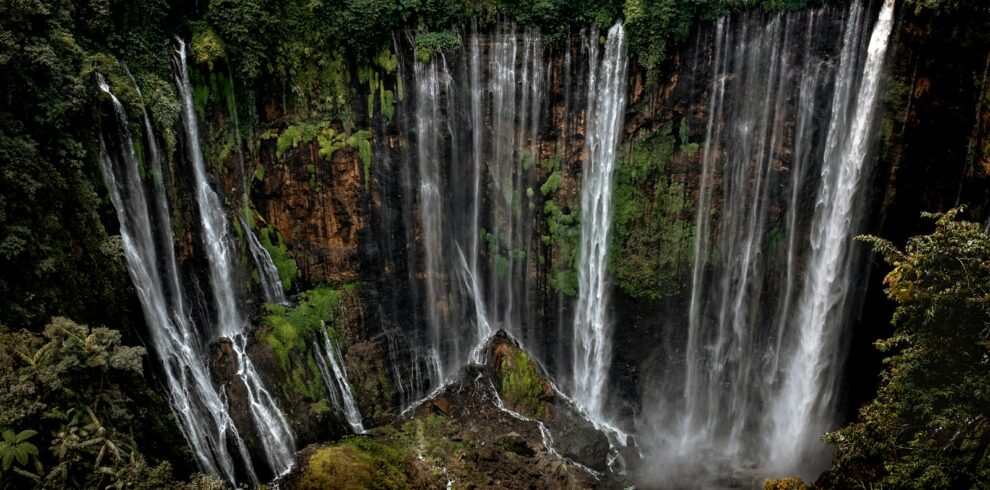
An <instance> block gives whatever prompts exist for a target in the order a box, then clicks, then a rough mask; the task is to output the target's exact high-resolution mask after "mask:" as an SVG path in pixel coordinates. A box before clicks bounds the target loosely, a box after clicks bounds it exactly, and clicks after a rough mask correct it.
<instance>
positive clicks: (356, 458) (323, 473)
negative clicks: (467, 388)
mask: <svg viewBox="0 0 990 490" xmlns="http://www.w3.org/2000/svg"><path fill="white" fill-rule="evenodd" d="M454 433H455V429H454V427H453V424H452V423H451V421H450V420H449V419H447V418H446V417H442V416H438V415H431V416H428V417H425V418H423V419H416V420H411V421H408V422H405V423H404V424H402V425H401V426H400V427H398V428H394V427H390V426H386V427H382V428H380V429H376V430H375V431H374V432H373V433H372V434H370V435H360V436H353V437H348V438H345V439H343V440H342V441H340V442H338V443H336V444H334V445H332V446H325V447H321V448H318V449H316V450H314V451H313V452H312V453H310V454H309V455H307V456H306V457H305V458H304V460H303V462H302V465H301V470H300V472H299V473H298V474H297V475H294V476H291V477H290V478H289V484H290V486H291V487H292V488H299V489H323V488H341V489H355V490H357V489H365V488H371V489H382V490H385V489H404V488H423V487H430V488H432V487H434V486H443V485H444V484H445V483H446V482H447V480H446V478H447V474H445V473H444V472H443V471H441V469H444V468H447V469H452V468H451V467H450V466H453V465H459V464H460V463H458V462H459V461H460V459H461V457H462V456H463V449H464V448H466V447H471V446H472V444H473V441H474V436H472V435H466V436H461V437H459V438H458V440H453V437H452V436H453V435H454Z"/></svg>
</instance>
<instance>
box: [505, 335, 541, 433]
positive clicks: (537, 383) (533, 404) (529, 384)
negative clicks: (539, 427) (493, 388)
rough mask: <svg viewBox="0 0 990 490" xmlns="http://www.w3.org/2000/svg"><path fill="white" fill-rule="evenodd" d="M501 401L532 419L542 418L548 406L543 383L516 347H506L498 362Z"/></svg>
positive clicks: (537, 372)
mask: <svg viewBox="0 0 990 490" xmlns="http://www.w3.org/2000/svg"><path fill="white" fill-rule="evenodd" d="M499 371H500V374H501V377H500V378H499V384H500V388H501V389H500V390H499V392H500V393H501V395H502V401H503V402H504V403H505V405H506V406H508V407H509V408H511V409H513V410H515V411H517V412H519V413H521V414H523V415H527V416H530V417H533V418H537V419H539V418H543V417H544V416H545V415H546V411H547V407H546V405H545V403H544V401H545V399H546V397H547V389H546V384H545V383H544V380H543V377H542V376H540V372H539V370H538V369H537V367H536V363H535V362H533V360H532V359H530V358H529V356H527V355H526V353H525V352H523V350H522V349H520V348H518V347H508V348H507V349H506V352H505V354H504V355H503V356H502V361H501V363H500V365H499Z"/></svg>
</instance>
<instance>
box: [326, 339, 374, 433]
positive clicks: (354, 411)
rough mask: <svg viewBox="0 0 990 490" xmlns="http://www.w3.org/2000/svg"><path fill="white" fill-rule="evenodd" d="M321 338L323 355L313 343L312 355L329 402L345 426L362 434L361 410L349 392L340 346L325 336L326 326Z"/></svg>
mask: <svg viewBox="0 0 990 490" xmlns="http://www.w3.org/2000/svg"><path fill="white" fill-rule="evenodd" d="M321 333H322V336H323V349H322V351H323V355H320V349H319V347H318V346H317V345H316V342H315V341H314V342H313V355H314V356H316V362H317V365H318V366H319V368H320V374H322V375H323V383H324V384H325V385H326V387H327V392H329V393H330V400H331V401H332V402H333V405H334V408H336V409H337V412H338V413H340V414H341V415H343V416H344V418H345V419H346V420H347V424H348V425H350V427H351V430H352V431H353V432H354V433H355V434H363V433H364V425H363V423H362V422H361V410H360V409H358V405H357V402H356V401H355V400H354V394H353V392H352V391H351V384H350V382H348V381H347V370H346V369H345V368H344V357H343V356H341V355H340V345H339V344H338V342H337V338H336V337H333V338H331V337H330V335H329V334H327V330H326V326H324V327H323V329H322V330H321ZM325 359H329V360H330V368H328V367H327V363H326V360H325Z"/></svg>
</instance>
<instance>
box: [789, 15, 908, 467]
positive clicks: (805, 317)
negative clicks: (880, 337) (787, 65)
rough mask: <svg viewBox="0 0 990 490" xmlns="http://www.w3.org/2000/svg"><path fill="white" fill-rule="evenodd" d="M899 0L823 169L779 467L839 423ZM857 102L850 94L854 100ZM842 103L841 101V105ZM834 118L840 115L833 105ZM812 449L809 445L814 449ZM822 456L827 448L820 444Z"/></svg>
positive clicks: (877, 30)
mask: <svg viewBox="0 0 990 490" xmlns="http://www.w3.org/2000/svg"><path fill="white" fill-rule="evenodd" d="M893 17H894V0H885V1H884V4H883V6H882V7H881V10H880V15H879V18H878V19H877V22H876V25H875V26H874V27H873V34H872V35H871V36H870V42H869V45H868V47H867V52H866V61H865V63H864V65H863V68H862V73H861V75H860V76H861V79H860V82H859V90H858V93H857V94H856V97H855V100H854V101H853V100H850V102H852V104H851V105H850V106H849V107H850V109H849V110H851V111H852V113H851V115H849V116H847V117H843V118H842V119H841V120H839V118H838V117H836V115H833V123H834V124H833V125H832V126H831V127H830V130H829V132H830V134H831V133H832V128H833V127H835V128H839V127H840V126H841V129H838V130H837V131H842V132H843V133H844V134H842V135H841V140H840V138H839V136H840V135H838V134H835V135H832V137H833V138H834V139H830V141H835V142H837V145H836V146H838V141H841V146H838V151H827V152H826V155H825V161H824V165H823V167H822V172H821V184H820V187H819V190H818V201H817V203H816V206H815V216H814V221H813V222H812V225H811V252H810V258H809V261H808V262H809V265H808V268H807V271H806V277H805V284H804V288H803V290H802V295H801V299H800V302H799V303H798V316H797V317H798V322H797V324H796V328H798V329H800V334H799V338H798V341H797V345H796V348H795V349H794V350H793V351H792V353H791V356H790V359H788V360H787V365H786V367H785V368H784V369H783V373H784V380H783V387H782V393H781V396H779V397H778V398H777V400H776V403H775V404H774V407H773V411H772V413H773V417H774V432H773V434H774V444H773V445H772V446H771V447H772V448H773V449H774V451H773V452H772V458H771V459H772V460H773V461H775V462H776V464H777V465H778V466H779V467H781V468H790V467H794V466H795V465H798V464H801V463H802V459H803V458H806V457H807V456H808V453H809V452H813V451H814V450H815V449H816V448H815V447H813V446H814V445H815V443H816V442H817V445H818V446H824V444H823V443H821V442H818V441H817V438H818V435H819V434H820V433H822V432H823V431H824V430H826V429H828V428H829V425H830V422H831V421H832V419H833V418H834V416H833V415H832V411H833V410H834V405H835V398H836V397H837V393H836V390H837V386H836V385H837V381H836V380H837V377H838V375H839V369H838V366H837V365H836V364H838V363H836V362H835V359H836V358H838V357H839V349H840V348H841V346H842V345H843V344H842V341H841V336H842V333H843V329H842V328H841V324H842V322H843V321H844V320H845V319H846V318H845V315H844V313H845V309H846V308H845V303H846V300H847V298H848V289H849V287H850V283H851V279H852V270H851V269H852V267H851V261H852V260H853V254H852V243H851V242H852V238H853V232H854V226H855V224H856V222H857V214H856V210H855V206H856V204H857V202H858V200H857V197H858V194H859V192H860V183H861V182H862V181H863V180H864V179H863V174H864V173H865V171H864V166H865V165H866V159H867V154H868V153H869V149H870V142H871V141H872V138H871V136H872V131H871V129H872V127H873V122H874V114H875V110H876V106H877V97H878V95H879V92H880V91H879V88H880V79H881V74H882V71H883V66H884V60H885V57H886V53H887V43H888V39H889V37H890V31H891V29H892V28H893V23H894V21H893ZM850 98H851V96H850ZM840 103H841V102H840ZM833 110H834V114H839V113H841V112H842V110H840V108H838V107H834V108H833ZM809 446H811V447H809ZM817 449H818V451H819V452H822V451H825V450H827V449H825V448H822V447H819V448H817Z"/></svg>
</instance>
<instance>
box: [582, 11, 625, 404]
mask: <svg viewBox="0 0 990 490" xmlns="http://www.w3.org/2000/svg"><path fill="white" fill-rule="evenodd" d="M598 44H599V42H598V39H597V33H594V32H592V34H591V35H590V36H589V37H588V51H589V56H588V66H589V69H588V71H589V73H590V75H589V77H590V78H589V80H588V106H587V107H588V108H587V115H586V117H585V120H586V122H585V126H586V128H585V137H586V143H585V152H586V160H585V162H584V167H583V175H582V184H581V252H580V257H579V262H578V300H577V306H576V309H575V316H574V366H573V372H572V375H573V378H574V387H573V389H574V398H575V399H576V400H577V401H578V402H579V403H580V404H581V405H582V406H583V407H584V408H585V410H587V411H588V413H589V415H590V416H591V417H592V419H594V420H601V419H602V417H603V414H602V409H603V408H604V402H605V396H606V394H607V384H606V381H607V378H608V368H609V363H610V362H611V348H612V345H611V335H610V332H609V330H610V328H611V326H610V325H609V319H608V308H609V305H608V291H607V289H608V287H609V280H608V271H607V262H608V248H609V247H608V245H609V243H608V242H609V230H610V229H611V227H612V173H613V171H614V169H615V160H616V154H617V152H618V151H617V150H618V143H619V135H620V132H621V131H622V124H623V122H624V116H625V106H626V92H625V74H626V57H625V49H626V48H625V37H624V33H623V29H622V24H621V23H617V24H616V25H615V26H613V27H612V28H611V29H609V31H608V38H607V40H606V41H605V50H604V53H603V54H602V55H601V61H600V62H599V59H598V58H599V48H598Z"/></svg>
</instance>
